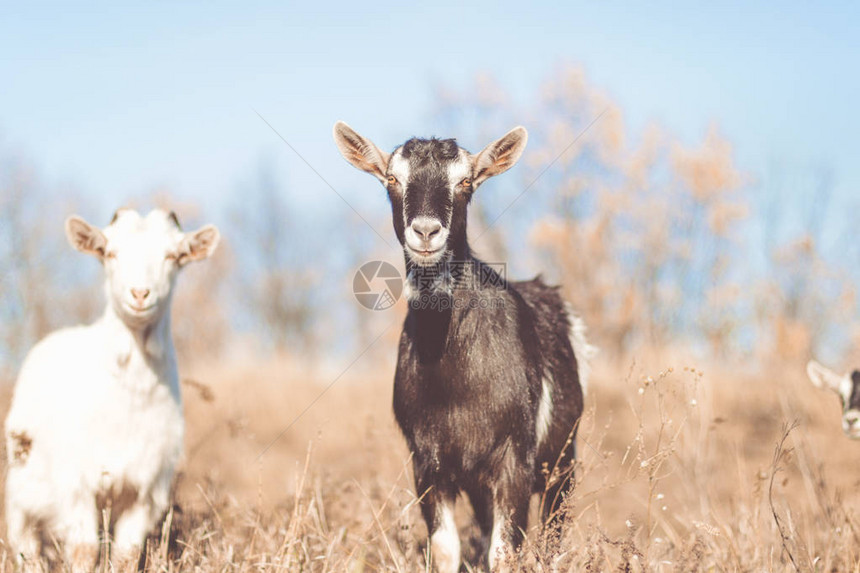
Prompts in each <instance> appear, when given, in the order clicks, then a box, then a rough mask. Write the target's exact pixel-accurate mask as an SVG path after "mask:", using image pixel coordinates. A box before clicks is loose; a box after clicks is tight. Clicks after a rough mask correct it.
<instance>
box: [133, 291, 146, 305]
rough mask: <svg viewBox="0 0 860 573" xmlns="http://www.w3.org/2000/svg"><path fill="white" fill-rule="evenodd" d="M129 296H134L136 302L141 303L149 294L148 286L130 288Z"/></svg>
mask: <svg viewBox="0 0 860 573" xmlns="http://www.w3.org/2000/svg"><path fill="white" fill-rule="evenodd" d="M131 296H133V297H134V300H135V301H136V302H138V303H142V302H143V301H144V300H146V297H147V296H149V289H148V288H133V289H131Z"/></svg>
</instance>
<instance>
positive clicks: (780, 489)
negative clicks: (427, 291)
mask: <svg viewBox="0 0 860 573" xmlns="http://www.w3.org/2000/svg"><path fill="white" fill-rule="evenodd" d="M600 362H601V363H600V364H599V365H598V368H597V371H596V373H595V376H594V383H593V384H592V389H591V394H590V395H589V398H588V400H587V405H588V411H587V414H586V416H585V417H584V419H583V421H582V426H581V429H580V439H579V460H580V467H579V468H578V474H577V488H576V493H575V496H574V498H573V499H572V500H571V503H570V504H569V506H568V507H567V511H568V512H569V514H570V516H571V517H572V519H570V520H569V522H568V525H567V526H566V527H565V528H564V529H563V530H561V531H556V532H550V533H547V534H542V533H541V532H539V531H538V530H537V528H536V527H533V528H532V530H531V531H530V532H529V538H528V542H527V545H526V547H525V548H524V551H523V556H522V563H523V569H524V570H529V571H532V570H535V571H541V570H542V571H679V572H687V571H795V570H796V571H813V570H814V571H858V570H860V513H858V510H860V505H858V503H860V490H858V487H857V485H858V481H860V474H858V472H857V470H856V468H857V464H856V460H857V459H858V457H860V443H858V442H851V441H848V440H847V439H846V438H844V437H843V436H842V434H841V431H840V427H839V421H838V400H837V399H836V397H835V396H831V395H827V394H824V393H822V392H819V391H817V390H816V389H814V388H813V387H812V386H811V385H810V384H809V383H808V382H806V380H805V379H804V378H803V371H802V369H800V368H785V369H780V368H777V367H774V368H772V369H770V370H769V371H768V372H767V373H762V374H758V375H757V374H749V373H748V374H740V373H738V372H737V371H735V370H732V369H731V368H728V367H725V368H720V367H717V366H710V367H708V368H704V367H700V366H696V365H695V364H694V363H693V362H691V361H689V360H684V359H679V358H673V357H666V356H664V355H662V354H661V353H652V354H651V355H649V356H648V357H646V359H642V358H641V357H640V359H639V360H637V361H633V360H630V361H628V362H627V363H626V364H624V365H623V366H622V365H621V363H619V364H618V367H617V368H610V367H608V366H607V362H608V360H603V361H600ZM391 368H392V366H391V365H390V364H386V365H384V366H381V367H379V368H376V369H374V370H373V371H372V373H364V374H361V373H352V374H347V375H346V376H345V377H344V378H343V379H341V380H340V381H339V382H338V383H337V384H336V385H335V386H333V387H332V388H331V390H329V391H328V392H327V393H326V394H324V395H323V396H322V397H321V398H320V399H319V400H318V401H317V402H316V403H315V404H314V405H313V407H311V408H310V409H309V410H307V412H306V413H305V414H304V415H303V416H302V417H301V418H300V419H299V420H298V421H297V422H295V423H294V424H293V425H292V426H289V429H288V430H287V431H286V432H285V433H284V434H283V435H282V436H281V437H280V439H278V440H277V441H275V442H274V443H273V444H272V445H271V447H269V449H268V450H266V451H265V453H264V454H263V455H262V456H261V455H260V454H261V452H263V450H264V449H265V448H266V447H267V446H268V445H269V444H270V443H271V442H272V440H274V439H275V437H276V436H278V434H279V433H280V432H281V431H282V430H284V429H285V428H286V427H287V426H288V425H289V424H290V422H291V421H292V420H294V419H295V418H296V416H298V415H299V414H301V412H302V411H303V410H305V408H306V407H307V405H308V404H309V403H311V402H312V401H313V400H314V399H315V398H317V396H318V395H319V393H320V392H321V391H322V390H323V389H324V388H325V386H326V384H327V383H328V382H329V381H330V380H331V378H333V377H331V378H328V379H327V378H326V377H323V376H317V377H315V378H316V379H309V378H308V377H306V376H305V375H303V373H302V370H301V369H299V368H295V367H293V365H292V364H291V363H290V362H289V361H288V360H273V361H270V362H267V363H264V364H255V363H253V362H250V361H249V362H247V363H245V364H233V365H231V364H212V365H207V366H197V367H194V368H191V369H188V370H187V371H186V372H185V375H186V377H187V378H189V379H191V380H194V381H196V382H198V384H186V387H185V391H186V402H187V416H188V442H187V449H188V454H187V460H186V463H185V467H184V471H183V472H182V474H181V476H180V478H179V480H178V484H177V496H176V500H177V504H176V508H175V510H174V511H173V512H172V513H171V514H170V515H169V516H168V522H167V523H166V525H165V532H166V531H167V530H168V529H169V530H170V531H171V534H170V543H168V542H167V536H166V535H165V534H162V536H161V537H158V536H154V538H153V540H152V543H151V546H150V548H149V551H150V555H149V560H148V564H147V568H148V569H150V570H153V571H156V570H158V571H275V570H278V571H281V570H283V571H320V572H322V571H421V570H425V569H426V556H425V543H424V537H425V535H426V530H425V528H424V525H423V523H421V521H420V516H419V512H418V509H417V507H415V504H416V500H415V495H414V492H413V491H412V485H411V475H410V472H409V470H408V466H409V459H408V452H407V451H406V450H405V447H404V445H403V441H402V439H401V437H400V435H399V433H398V431H397V429H396V427H395V425H394V422H393V416H392V414H391V412H390V397H391V378H392V372H391ZM4 401H5V400H4ZM795 420H796V421H797V424H798V425H797V427H796V428H794V429H789V426H788V424H791V423H792V422H793V421H795ZM778 444H780V445H779V446H778ZM537 503H538V500H535V506H536V505H537ZM460 505H461V509H460V512H459V513H460V515H459V522H460V524H461V527H462V530H461V534H462V536H463V538H464V540H467V541H466V543H464V547H465V553H466V555H467V557H468V558H469V559H471V560H474V558H475V554H476V551H477V542H476V540H475V535H476V528H474V527H472V526H471V525H470V522H469V510H468V507H467V504H466V503H465V502H463V503H461V504H460ZM534 513H536V511H535V512H534ZM533 523H534V521H533ZM468 540H471V542H470V541H468ZM0 561H2V563H0V570H2V571H6V570H11V569H12V568H11V566H10V559H9V556H8V554H6V555H5V556H3V557H2V558H0ZM467 570H469V571H472V570H480V567H479V566H470V568H469V569H467Z"/></svg>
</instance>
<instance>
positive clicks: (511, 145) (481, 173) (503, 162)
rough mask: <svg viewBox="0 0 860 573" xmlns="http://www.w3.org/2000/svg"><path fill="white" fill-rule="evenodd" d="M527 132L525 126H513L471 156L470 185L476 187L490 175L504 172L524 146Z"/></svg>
mask: <svg viewBox="0 0 860 573" xmlns="http://www.w3.org/2000/svg"><path fill="white" fill-rule="evenodd" d="M528 140H529V134H528V132H527V131H526V128H524V127H522V126H519V127H515V128H513V129H512V130H510V131H509V132H507V133H506V134H504V135H503V136H502V137H500V138H499V139H497V140H496V141H494V142H492V143H491V144H490V145H488V146H487V147H485V148H484V149H483V151H481V152H480V153H478V154H477V155H473V156H472V174H473V177H472V185H473V186H474V187H477V186H478V185H480V184H481V183H483V182H484V181H486V180H487V179H489V178H490V177H493V176H494V175H499V174H500V173H504V172H505V171H507V170H508V169H510V168H511V167H513V166H514V164H515V163H516V162H517V161H518V160H519V158H520V156H521V155H522V154H523V151H524V150H525V148H526V143H527V142H528Z"/></svg>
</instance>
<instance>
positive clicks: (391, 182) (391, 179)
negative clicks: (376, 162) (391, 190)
mask: <svg viewBox="0 0 860 573" xmlns="http://www.w3.org/2000/svg"><path fill="white" fill-rule="evenodd" d="M395 183H397V177H395V176H394V175H389V176H388V184H389V185H394V184H395Z"/></svg>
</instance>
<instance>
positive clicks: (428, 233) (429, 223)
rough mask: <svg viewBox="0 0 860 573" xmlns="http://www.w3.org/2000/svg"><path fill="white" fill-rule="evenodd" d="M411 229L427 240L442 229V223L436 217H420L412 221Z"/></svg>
mask: <svg viewBox="0 0 860 573" xmlns="http://www.w3.org/2000/svg"><path fill="white" fill-rule="evenodd" d="M412 230H413V231H415V232H416V233H418V235H419V236H420V237H421V238H422V239H424V240H425V241H429V240H430V239H432V238H433V237H435V236H436V235H437V234H438V233H439V231H441V230H442V223H440V222H439V221H437V220H436V219H429V218H423V217H422V218H421V219H415V220H414V221H412Z"/></svg>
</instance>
